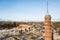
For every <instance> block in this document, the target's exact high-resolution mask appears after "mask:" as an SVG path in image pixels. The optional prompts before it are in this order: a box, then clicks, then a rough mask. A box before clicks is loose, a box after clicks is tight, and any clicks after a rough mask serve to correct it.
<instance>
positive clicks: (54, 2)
mask: <svg viewBox="0 0 60 40" xmlns="http://www.w3.org/2000/svg"><path fill="white" fill-rule="evenodd" d="M48 1H49V14H50V15H51V16H52V20H55V19H56V20H60V0H48ZM45 14H46V0H0V18H2V19H4V20H11V21H43V20H44V16H45Z"/></svg>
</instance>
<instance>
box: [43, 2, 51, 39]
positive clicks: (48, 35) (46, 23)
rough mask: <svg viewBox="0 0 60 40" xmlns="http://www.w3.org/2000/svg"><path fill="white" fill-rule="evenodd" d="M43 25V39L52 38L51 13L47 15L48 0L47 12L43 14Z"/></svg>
mask: <svg viewBox="0 0 60 40" xmlns="http://www.w3.org/2000/svg"><path fill="white" fill-rule="evenodd" d="M44 27H45V40H52V30H51V15H49V12H48V1H47V13H46V15H45V21H44Z"/></svg>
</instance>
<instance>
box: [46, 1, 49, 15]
mask: <svg viewBox="0 0 60 40" xmlns="http://www.w3.org/2000/svg"><path fill="white" fill-rule="evenodd" d="M46 1H47V4H46V6H47V12H46V15H49V12H48V0H46Z"/></svg>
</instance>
